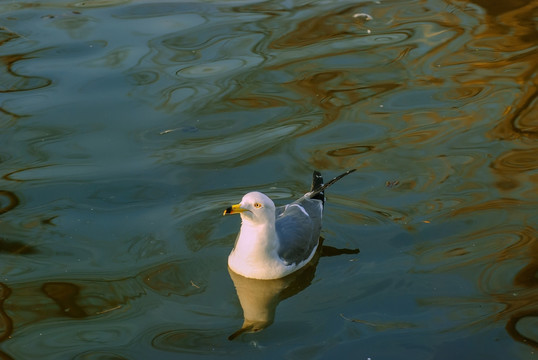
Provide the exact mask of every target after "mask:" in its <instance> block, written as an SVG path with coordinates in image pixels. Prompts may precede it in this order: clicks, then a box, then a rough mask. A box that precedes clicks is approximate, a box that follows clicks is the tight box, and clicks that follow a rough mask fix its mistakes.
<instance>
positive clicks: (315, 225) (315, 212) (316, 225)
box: [275, 198, 323, 265]
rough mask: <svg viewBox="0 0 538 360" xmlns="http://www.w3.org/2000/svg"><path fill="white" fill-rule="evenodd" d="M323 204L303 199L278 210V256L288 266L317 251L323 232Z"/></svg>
mask: <svg viewBox="0 0 538 360" xmlns="http://www.w3.org/2000/svg"><path fill="white" fill-rule="evenodd" d="M322 211H323V203H322V201H321V200H318V199H310V198H301V199H299V200H298V201H295V202H293V203H291V204H288V205H285V206H282V207H279V208H277V211H276V222H275V228H276V233H277V236H278V238H279V248H278V255H279V256H280V258H281V259H283V260H284V261H285V262H286V263H287V264H289V265H291V264H299V263H301V262H303V261H304V260H305V259H307V258H309V257H310V255H311V254H312V252H313V251H314V250H315V249H316V247H317V245H318V242H319V235H320V232H321V216H322Z"/></svg>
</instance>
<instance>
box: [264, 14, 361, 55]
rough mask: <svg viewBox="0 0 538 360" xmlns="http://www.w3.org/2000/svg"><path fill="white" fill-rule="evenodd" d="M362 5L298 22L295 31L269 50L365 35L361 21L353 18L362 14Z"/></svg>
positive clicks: (276, 41)
mask: <svg viewBox="0 0 538 360" xmlns="http://www.w3.org/2000/svg"><path fill="white" fill-rule="evenodd" d="M361 8H362V5H360V4H359V5H357V4H354V5H351V6H347V7H346V8H343V9H340V10H338V11H333V12H330V13H327V14H325V15H323V16H316V17H312V18H308V19H306V20H303V21H301V22H299V23H298V24H297V25H296V27H295V30H294V31H292V32H289V33H288V34H286V35H285V36H282V37H281V38H279V39H277V40H275V41H273V42H272V43H271V45H270V47H271V48H274V49H281V48H290V47H293V48H295V47H300V46H307V45H313V44H319V43H320V42H322V41H325V40H334V39H338V38H343V37H347V36H350V35H358V34H362V35H364V34H366V32H365V30H364V28H363V26H362V25H363V23H364V21H363V19H361V18H358V17H354V16H353V15H355V14H357V13H362V10H361Z"/></svg>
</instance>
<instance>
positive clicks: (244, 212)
mask: <svg viewBox="0 0 538 360" xmlns="http://www.w3.org/2000/svg"><path fill="white" fill-rule="evenodd" d="M228 214H241V218H242V219H243V220H246V221H249V222H251V223H253V224H263V223H267V221H268V220H271V219H273V220H274V218H275V204H274V203H273V200H271V199H269V197H268V196H267V195H265V194H262V193H261V192H257V191H253V192H249V193H248V194H246V195H245V196H243V199H241V202H240V203H239V204H236V205H232V206H230V207H229V208H227V209H226V210H224V214H223V215H228Z"/></svg>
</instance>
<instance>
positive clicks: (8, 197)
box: [0, 190, 19, 215]
mask: <svg viewBox="0 0 538 360" xmlns="http://www.w3.org/2000/svg"><path fill="white" fill-rule="evenodd" d="M17 205H19V198H18V197H17V195H15V194H14V193H12V192H11V191H7V190H0V215H1V214H4V213H7V212H8V211H10V210H13V209H14V208H16V207H17Z"/></svg>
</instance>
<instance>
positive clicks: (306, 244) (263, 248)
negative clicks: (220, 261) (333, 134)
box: [223, 169, 356, 280]
mask: <svg viewBox="0 0 538 360" xmlns="http://www.w3.org/2000/svg"><path fill="white" fill-rule="evenodd" d="M355 170H356V169H352V170H348V171H346V172H345V173H343V174H342V175H339V176H337V177H335V178H334V179H332V180H331V181H329V182H328V183H327V184H323V178H322V177H321V174H320V173H319V172H318V171H314V174H313V179H312V188H311V190H310V191H309V192H307V193H306V194H304V195H303V196H302V197H301V198H299V199H298V200H296V201H294V202H292V203H290V204H287V205H284V206H279V207H275V204H274V203H273V201H272V200H271V199H270V198H269V197H268V196H267V195H265V194H262V193H261V192H257V191H254V192H249V193H248V194H246V195H245V196H243V199H242V200H241V202H240V203H239V204H236V205H232V206H230V207H229V208H227V209H226V210H224V214H223V215H227V214H241V220H242V222H241V229H240V231H239V234H238V235H237V239H236V241H235V246H234V248H233V250H232V252H231V253H230V256H229V257H228V266H229V267H230V269H231V270H232V271H233V272H235V273H237V274H239V275H242V276H244V277H247V278H253V279H260V280H269V279H279V278H282V277H284V276H286V275H289V274H291V273H292V272H294V271H297V270H299V269H300V268H302V267H303V266H305V265H306V264H308V262H309V261H310V260H312V257H313V256H314V254H315V252H316V249H317V248H318V245H319V235H320V232H321V218H322V213H323V206H324V203H325V195H324V190H325V189H326V188H327V187H329V186H330V185H332V184H334V183H335V182H336V181H338V180H340V179H341V178H343V177H344V176H346V175H348V174H350V173H352V172H353V171H355Z"/></svg>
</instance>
